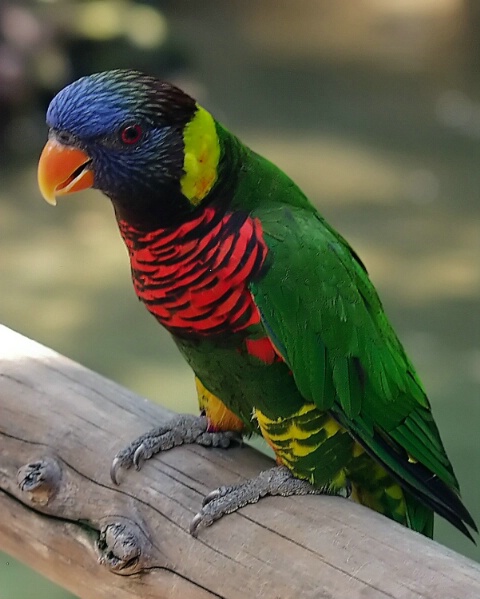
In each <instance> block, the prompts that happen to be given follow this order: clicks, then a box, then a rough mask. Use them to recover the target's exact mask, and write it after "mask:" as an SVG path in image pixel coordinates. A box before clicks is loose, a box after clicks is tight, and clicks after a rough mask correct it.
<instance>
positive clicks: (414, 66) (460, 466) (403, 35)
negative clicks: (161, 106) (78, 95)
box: [0, 0, 480, 599]
mask: <svg viewBox="0 0 480 599" xmlns="http://www.w3.org/2000/svg"><path fill="white" fill-rule="evenodd" d="M479 58H480V3H479V2H478V1H477V0H390V1H389V2H384V1H382V0H356V2H350V1H348V0H290V2H288V1H287V2H279V1H278V0H243V1H242V0H228V1H227V0H203V1H202V2H192V1H190V2H189V1H187V0H183V1H182V0H165V1H159V2H153V1H150V2H148V1H144V2H140V1H138V2H134V1H133V0H132V1H128V0H91V1H83V2H80V1H74V0H70V1H67V0H63V1H61V0H57V1H55V0H48V1H47V0H43V1H40V0H39V1H36V2H35V1H33V0H32V1H30V2H21V1H18V0H16V1H10V2H8V1H0V114H1V115H2V118H1V119H0V144H1V145H0V231H1V234H0V244H1V249H0V319H1V321H2V322H3V323H4V324H6V325H8V326H10V327H12V328H14V329H16V330H17V331H19V332H21V333H23V334H25V335H27V336H30V337H32V338H34V339H36V340H38V341H40V342H42V343H44V344H46V345H48V346H51V347H53V348H55V349H56V350H58V351H60V352H62V353H65V354H66V355H68V356H70V357H71V358H74V359H75V360H78V361H79V362H81V363H82V364H85V365H86V366H88V367H90V368H93V369H94V370H96V371H99V372H101V373H103V374H105V375H107V376H109V377H111V378H113V379H115V380H116V381H119V382H121V383H123V384H124V385H126V386H128V387H130V388H131V389H134V390H135V391H137V392H139V393H141V394H143V395H146V396H148V397H149V398H151V399H152V400H154V401H158V402H159V403H162V404H164V405H167V406H169V407H170V408H173V409H175V410H178V411H182V410H188V411H195V398H194V390H193V384H192V382H193V381H192V375H191V373H190V372H189V370H188V368H187V367H186V366H185V365H184V364H183V362H182V360H181V358H180V357H179V355H178V354H177V351H176V349H175V347H174V346H173V344H172V342H171V341H170V339H169V337H168V335H167V334H166V333H165V332H164V331H163V330H162V329H161V328H160V327H159V326H157V325H156V324H155V322H154V320H153V319H152V318H151V317H150V316H149V315H148V314H147V313H146V311H145V310H144V309H143V308H142V307H141V306H140V304H139V303H138V302H137V301H136V299H135V297H134V294H133V290H132V288H131V284H130V280H129V266H128V262H127V256H126V252H125V249H124V247H123V244H122V242H121V240H120V237H119V234H118V232H117V230H116V224H115V221H114V219H113V215H112V210H111V207H110V205H109V203H108V201H107V200H106V199H105V198H103V197H101V196H100V195H99V194H97V193H96V192H88V193H83V194H78V195H77V196H76V197H69V198H67V199H65V200H64V201H61V202H60V203H59V206H58V207H57V208H56V209H55V210H54V209H52V208H51V207H50V206H48V205H47V204H45V203H44V202H42V201H41V198H40V195H39V192H38V190H37V187H36V175H35V171H36V160H37V157H38V154H39V152H40V150H41V147H42V144H43V142H44V140H45V135H46V128H45V125H44V112H45V109H46V106H47V104H48V101H49V100H50V98H51V97H52V95H53V94H54V93H55V92H56V91H57V90H58V89H60V88H61V87H62V86H63V85H65V84H66V83H68V82H69V81H71V80H72V79H75V78H77V77H79V76H81V75H83V74H86V73H90V72H92V71H98V70H103V69H107V68H114V67H135V68H139V69H143V70H146V71H148V72H150V73H153V74H156V75H159V76H161V77H163V78H167V79H169V80H172V81H173V82H175V83H177V84H178V85H180V86H182V87H184V88H185V89H186V90H187V91H189V92H190V93H191V94H192V95H194V96H195V97H196V98H197V99H198V100H199V101H200V102H201V103H203V104H204V105H205V106H206V107H207V108H209V109H210V110H212V111H213V112H214V114H215V115H216V116H217V118H218V119H219V120H221V121H223V122H224V123H225V124H226V125H227V126H228V127H229V128H230V129H232V130H233V131H235V132H236V133H237V134H238V135H239V136H240V137H241V138H242V139H243V140H244V141H245V142H246V143H248V144H249V145H250V146H252V147H253V148H254V149H256V150H257V151H259V152H260V153H263V154H264V155H266V156H268V157H269V158H270V159H271V160H273V161H274V162H276V163H277V164H279V165H280V166H281V167H282V168H283V169H284V170H285V171H286V172H287V173H288V174H290V175H291V176H292V177H293V178H294V179H295V180H296V181H297V182H298V183H299V184H300V186H301V187H302V188H303V189H304V190H305V191H306V192H307V193H308V194H309V196H310V198H311V199H312V201H314V202H315V203H316V204H317V205H318V206H319V208H320V210H321V212H322V213H323V214H324V215H325V216H326V217H327V219H328V220H329V221H330V222H332V223H333V224H334V225H335V226H336V228H338V229H339V230H340V231H341V232H342V233H343V235H344V236H346V237H347V239H349V241H350V242H351V243H352V245H353V246H354V247H355V248H356V250H357V251H358V252H359V253H360V255H361V256H362V258H363V259H364V261H365V262H366V264H367V266H368V268H369V270H370V273H371V276H372V279H373V281H374V282H375V284H376V285H377V287H378V289H379V291H380V294H381V296H382V298H383V300H384V304H385V307H386V310H387V313H388V314H389V316H390V318H391V320H392V321H393V323H394V325H395V327H396V329H397V331H398V333H399V335H400V338H401V339H402V340H403V342H404V344H405V346H406V348H407V350H408V352H409V353H410V354H411V356H412V357H413V360H414V362H415V364H416V365H417V368H418V370H419V372H420V375H421V376H422V378H423V380H424V382H425V385H426V387H427V389H428V391H429V395H430V397H431V401H432V405H433V410H434V414H435V416H436V420H437V422H438V425H439V428H440V430H441V432H442V436H443V440H444V442H445V445H446V447H447V450H448V453H449V455H450V458H451V460H452V462H453V464H454V466H455V469H456V472H457V474H458V477H459V479H460V482H461V486H462V491H463V496H464V499H465V502H466V504H467V506H468V507H469V509H470V510H471V511H472V513H473V515H474V517H475V518H476V520H477V522H480V507H479V505H480V482H479V471H480V444H479V441H478V439H479V437H478V425H479V422H480V402H479V391H480V342H479V339H480V311H479V300H480V202H479V194H480V171H479V168H478V165H479V158H480V152H479V150H480V143H479V142H480V68H479ZM0 426H1V414H0ZM105 467H108V461H106V466H105ZM0 517H1V515H0ZM436 531H437V532H436V538H437V540H439V541H440V542H442V543H444V544H446V545H448V546H450V547H452V548H454V549H455V550H457V551H459V552H461V553H464V554H465V555H468V556H470V557H471V558H473V559H476V560H480V550H479V549H478V548H476V547H474V546H473V545H472V544H470V543H469V542H468V541H467V540H466V539H464V538H463V537H462V536H461V535H460V534H459V533H457V532H456V531H455V530H454V529H453V528H452V527H451V526H449V525H448V524H446V523H444V522H443V521H440V520H438V521H437V526H436ZM319 534H321V532H319ZM0 549H1V547H0ZM66 597H70V595H69V594H68V593H67V592H66V591H64V590H62V589H57V588H56V587H54V586H53V585H52V584H51V583H49V582H48V581H44V580H43V579H41V578H40V577H39V576H38V575H36V574H35V573H33V572H30V571H28V570H27V569H26V568H24V567H23V566H22V565H20V564H19V563H17V562H16V561H15V560H13V559H11V558H10V557H9V556H7V555H1V554H0V599H29V598H35V599H43V598H45V599H47V598H48V599H56V598H66Z"/></svg>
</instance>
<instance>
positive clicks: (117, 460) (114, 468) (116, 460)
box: [110, 458, 121, 485]
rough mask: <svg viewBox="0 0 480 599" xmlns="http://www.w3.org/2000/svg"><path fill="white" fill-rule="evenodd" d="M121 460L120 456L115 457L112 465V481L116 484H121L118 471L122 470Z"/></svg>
mask: <svg viewBox="0 0 480 599" xmlns="http://www.w3.org/2000/svg"><path fill="white" fill-rule="evenodd" d="M120 462H121V460H120V458H114V459H113V462H112V465H111V466H110V478H111V479H112V482H113V484H115V485H119V484H120V482H119V480H118V477H117V474H118V471H119V470H120V466H121V463H120Z"/></svg>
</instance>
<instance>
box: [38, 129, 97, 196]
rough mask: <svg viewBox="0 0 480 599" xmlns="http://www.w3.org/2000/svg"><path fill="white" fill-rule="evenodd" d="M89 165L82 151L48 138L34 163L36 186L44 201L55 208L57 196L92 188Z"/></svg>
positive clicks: (91, 173) (88, 159)
mask: <svg viewBox="0 0 480 599" xmlns="http://www.w3.org/2000/svg"><path fill="white" fill-rule="evenodd" d="M91 162H92V161H91V158H90V156H88V154H86V153H85V152H83V151H82V150H79V149H78V148H73V147H70V146H65V145H64V144H62V143H60V142H59V141H57V140H56V139H49V140H48V142H47V143H46V145H45V147H44V148H43V151H42V154H41V156H40V160H39V162H38V186H39V187H40V191H41V193H42V196H43V197H44V199H45V201H47V202H48V203H49V204H51V205H52V206H55V205H56V203H57V200H56V197H57V196H61V195H66V194H67V193H73V192H74V191H81V190H82V189H88V188H89V187H92V185H93V171H92V170H91V169H90V164H91Z"/></svg>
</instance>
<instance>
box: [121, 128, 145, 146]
mask: <svg viewBox="0 0 480 599" xmlns="http://www.w3.org/2000/svg"><path fill="white" fill-rule="evenodd" d="M142 133H143V131H142V128H141V127H140V125H127V126H126V127H125V129H122V132H121V133H120V139H121V140H122V142H123V143H124V144H128V145H132V144H136V143H137V142H138V141H140V138H141V137H142Z"/></svg>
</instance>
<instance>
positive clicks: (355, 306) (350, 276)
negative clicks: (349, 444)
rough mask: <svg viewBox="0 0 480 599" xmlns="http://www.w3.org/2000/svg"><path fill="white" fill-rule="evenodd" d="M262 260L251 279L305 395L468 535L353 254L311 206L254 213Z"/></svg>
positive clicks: (435, 443)
mask: <svg viewBox="0 0 480 599" xmlns="http://www.w3.org/2000/svg"><path fill="white" fill-rule="evenodd" d="M253 216H257V217H258V218H259V219H260V221H261V223H262V226H263V230H264V238H265V241H266V243H267V245H268V247H269V250H270V251H269V256H270V264H269V267H268V269H267V271H266V273H265V275H264V276H263V277H262V278H261V280H258V281H255V282H254V283H252V285H251V291H252V294H253V297H254V299H255V302H256V304H257V306H258V308H259V311H260V314H261V318H262V322H263V325H264V327H265V329H266V331H267V334H268V335H269V336H270V338H271V340H272V342H273V343H274V345H275V346H276V348H277V349H278V351H279V352H280V353H281V354H282V357H283V358H284V360H285V362H286V363H287V364H288V366H289V368H290V369H291V370H292V373H293V376H294V379H295V382H296V385H297V387H298V389H299V390H300V392H301V394H302V396H303V397H304V398H305V400H306V401H309V402H314V403H315V404H317V405H318V407H319V408H320V409H321V410H328V411H329V412H330V413H331V414H332V415H333V416H334V417H335V418H336V419H337V421H338V422H339V423H340V424H341V425H342V426H343V427H345V428H346V429H347V430H348V431H349V432H350V434H352V436H354V437H355V438H356V439H357V441H358V442H359V443H361V444H362V445H363V446H364V448H365V449H366V450H367V451H368V452H369V453H370V454H371V455H372V456H373V457H374V458H375V459H376V460H377V461H379V462H380V463H381V464H382V465H383V466H384V467H385V468H386V470H387V471H388V472H390V474H391V475H392V476H393V477H394V478H396V479H397V480H398V481H399V482H400V483H401V484H402V486H403V487H404V488H405V489H406V490H408V491H409V492H411V494H412V495H413V496H414V497H417V498H418V499H420V501H422V502H423V503H424V504H425V505H426V506H428V507H431V508H432V509H434V510H435V511H437V512H438V513H439V514H441V515H442V516H444V517H445V518H446V519H447V520H449V521H450V522H451V523H452V524H454V525H455V526H456V527H457V528H459V529H460V530H462V532H464V533H465V534H467V535H468V536H469V533H468V530H467V529H466V527H465V525H464V522H465V523H467V524H468V525H469V526H471V527H472V528H474V529H476V527H475V523H474V522H473V520H472V518H471V516H470V514H469V513H468V511H467V510H466V508H465V507H464V506H463V504H462V502H461V500H460V499H459V494H458V482H457V480H456V478H455V475H454V473H453V470H452V467H451V465H450V462H449V460H448V458H447V456H446V453H445V450H444V448H443V445H442V442H441V440H440V436H439V433H438V430H437V427H436V425H435V423H434V421H433V418H432V415H431V412H430V405H429V403H428V399H427V397H426V395H425V393H424V391H423V388H422V385H421V383H420V381H419V379H418V377H417V375H416V374H415V371H414V369H413V367H412V365H411V363H410V361H409V360H408V358H407V356H406V355H405V352H404V350H403V348H402V346H401V344H400V342H399V341H398V339H397V337H396V335H395V333H394V331H393V329H392V327H391V325H390V324H389V322H388V320H387V318H386V316H385V313H384V311H383V308H382V305H381V302H380V300H379V298H378V295H377V293H376V291H375V289H374V287H373V285H372V283H371V282H370V280H369V278H368V275H367V272H366V270H365V268H364V266H363V264H362V263H361V261H360V260H359V258H358V256H357V255H356V254H355V253H354V252H353V250H352V249H351V248H350V247H349V246H348V244H347V243H346V241H345V240H344V239H343V238H341V237H340V236H339V235H338V233H336V232H335V231H334V230H333V229H331V228H330V227H329V225H328V224H327V223H326V222H325V221H324V220H323V219H322V218H321V217H320V216H319V215H318V214H317V213H315V212H310V211H306V210H305V209H304V208H299V207H295V206H284V205H282V206H279V205H276V206H272V205H270V207H268V208H259V209H257V210H254V211H253Z"/></svg>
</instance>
